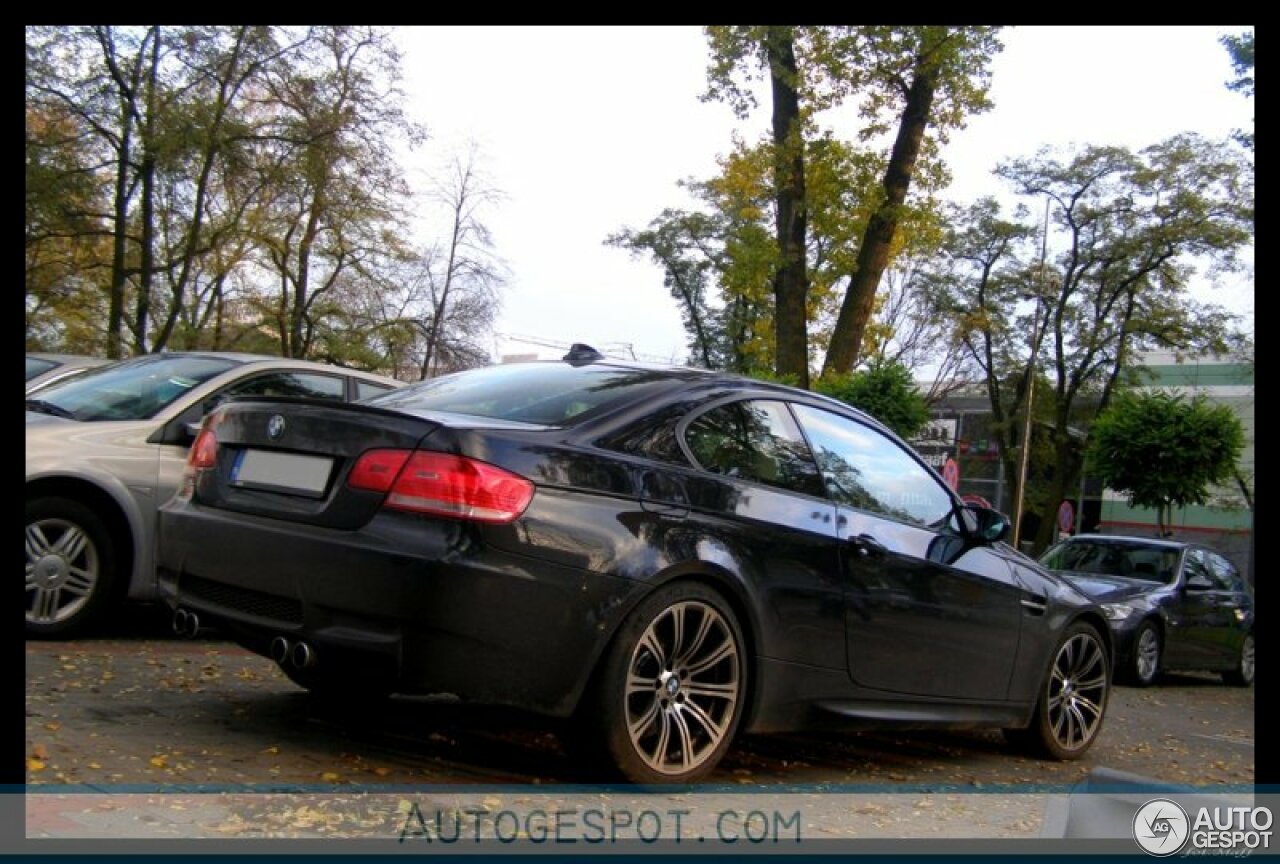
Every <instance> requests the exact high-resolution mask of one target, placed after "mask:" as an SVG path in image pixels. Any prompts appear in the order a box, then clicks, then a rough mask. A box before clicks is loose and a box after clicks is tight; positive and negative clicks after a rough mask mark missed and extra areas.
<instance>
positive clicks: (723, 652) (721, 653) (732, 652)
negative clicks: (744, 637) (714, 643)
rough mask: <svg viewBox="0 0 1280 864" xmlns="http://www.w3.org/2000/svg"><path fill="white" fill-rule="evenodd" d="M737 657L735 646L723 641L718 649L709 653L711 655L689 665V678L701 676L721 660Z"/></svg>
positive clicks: (729, 640)
mask: <svg viewBox="0 0 1280 864" xmlns="http://www.w3.org/2000/svg"><path fill="white" fill-rule="evenodd" d="M737 656H738V649H737V646H735V645H734V644H733V640H732V639H725V641H724V642H722V643H721V644H720V647H718V648H717V649H716V650H715V651H713V652H711V654H709V655H708V656H706V657H704V658H702V659H701V660H699V661H698V662H697V663H694V664H690V666H689V677H690V678H693V677H694V676H697V675H701V674H702V673H703V672H706V671H707V670H708V669H710V668H712V667H713V666H715V665H716V664H717V663H719V662H721V661H722V660H725V659H727V658H729V657H735V658H736V657H737Z"/></svg>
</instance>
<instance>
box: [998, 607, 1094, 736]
mask: <svg viewBox="0 0 1280 864" xmlns="http://www.w3.org/2000/svg"><path fill="white" fill-rule="evenodd" d="M1110 692H1111V669H1110V665H1109V664H1108V662H1107V654H1106V643H1105V641H1104V640H1103V638H1102V636H1101V635H1100V634H1099V633H1098V631H1097V630H1096V629H1095V628H1094V627H1092V626H1090V625H1089V624H1085V623H1083V622H1077V623H1075V624H1072V625H1071V626H1070V627H1068V628H1067V630H1066V632H1065V633H1063V635H1062V639H1060V640H1059V641H1058V645H1057V647H1055V648H1054V651H1053V658H1052V660H1051V662H1050V663H1049V668H1048V669H1047V670H1046V672H1045V677H1044V681H1043V682H1042V683H1041V685H1040V698H1039V699H1037V700H1036V708H1035V712H1034V714H1033V715H1032V718H1031V724H1030V725H1029V726H1027V727H1026V728H1025V729H1007V730H1005V735H1006V736H1007V737H1008V738H1009V739H1010V740H1011V741H1012V742H1014V743H1015V744H1018V745H1020V746H1022V747H1024V748H1026V749H1028V750H1030V751H1032V752H1034V753H1036V754H1038V755H1041V756H1048V757H1050V758H1052V759H1059V760H1064V761H1065V760H1071V759H1079V758H1080V757H1081V756H1083V755H1084V754H1085V752H1087V751H1088V749H1089V748H1090V747H1091V746H1093V742H1094V741H1096V740H1097V738H1098V732H1099V731H1100V730H1101V729H1102V720H1103V717H1104V716H1105V714H1106V709H1107V697H1108V696H1109V695H1110Z"/></svg>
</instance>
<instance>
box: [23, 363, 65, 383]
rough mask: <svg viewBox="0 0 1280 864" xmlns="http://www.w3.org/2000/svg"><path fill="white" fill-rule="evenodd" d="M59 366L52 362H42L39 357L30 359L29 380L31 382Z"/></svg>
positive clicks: (28, 365) (28, 367)
mask: <svg viewBox="0 0 1280 864" xmlns="http://www.w3.org/2000/svg"><path fill="white" fill-rule="evenodd" d="M57 365H58V364H57V363H54V362H53V361H52V360H41V359H39V358H37V357H28V358H27V380H28V381H30V380H31V379H32V378H34V377H36V376H37V375H39V374H40V373H41V372H48V371H49V370H50V369H52V368H53V367H54V366H57Z"/></svg>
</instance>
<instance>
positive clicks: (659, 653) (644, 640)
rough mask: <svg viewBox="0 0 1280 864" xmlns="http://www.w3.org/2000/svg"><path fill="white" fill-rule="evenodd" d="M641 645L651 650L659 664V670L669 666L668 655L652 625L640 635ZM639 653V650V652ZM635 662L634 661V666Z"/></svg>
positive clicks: (651, 654)
mask: <svg viewBox="0 0 1280 864" xmlns="http://www.w3.org/2000/svg"><path fill="white" fill-rule="evenodd" d="M640 647H641V648H644V649H645V650H646V651H648V652H649V654H650V656H652V657H653V660H654V662H655V663H657V664H658V667H659V670H661V669H666V668H667V655H666V653H665V652H664V651H663V650H662V645H661V644H659V642H658V637H657V636H655V635H654V632H653V628H652V627H650V628H649V629H648V630H646V631H645V634H644V635H643V636H641V637H640ZM637 653H638V652H637ZM634 666H635V663H634V662H633V663H632V667H633V668H634Z"/></svg>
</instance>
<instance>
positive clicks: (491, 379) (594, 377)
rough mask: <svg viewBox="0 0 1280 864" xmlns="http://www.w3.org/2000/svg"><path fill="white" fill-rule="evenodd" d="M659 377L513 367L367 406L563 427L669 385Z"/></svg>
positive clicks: (475, 372)
mask: <svg viewBox="0 0 1280 864" xmlns="http://www.w3.org/2000/svg"><path fill="white" fill-rule="evenodd" d="M669 382H670V379H669V378H668V377H667V376H665V375H662V374H661V373H658V372H649V371H644V370H636V369H621V368H617V367H610V366H579V367H574V366H569V365H565V364H561V363H513V364H510V365H503V366H487V367H485V368H483V369H472V370H470V371H467V372H458V373H456V374H454V375H445V376H443V377H441V378H433V379H431V380H429V381H423V382H420V383H418V384H411V385H409V386H408V387H401V388H400V389H398V390H393V391H391V392H390V393H386V394H383V395H380V396H374V397H373V398H371V399H369V400H367V401H366V404H369V405H377V406H378V407H380V408H390V409H393V410H396V411H406V412H410V413H416V412H433V411H439V412H445V413H449V414H463V415H468V416H472V417H484V418H487V419H491V420H510V421H516V422H520V423H535V424H538V425H541V426H563V425H567V424H571V423H576V422H578V421H580V420H582V419H584V418H586V417H587V416H589V415H592V414H597V413H601V412H603V411H605V410H607V409H608V408H610V407H612V406H614V405H620V404H622V403H624V402H630V401H632V400H633V399H640V398H643V397H645V396H647V395H649V394H651V393H654V392H656V391H657V390H660V389H662V388H663V387H664V386H666V385H668V384H669Z"/></svg>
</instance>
